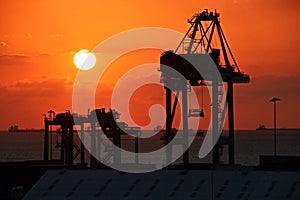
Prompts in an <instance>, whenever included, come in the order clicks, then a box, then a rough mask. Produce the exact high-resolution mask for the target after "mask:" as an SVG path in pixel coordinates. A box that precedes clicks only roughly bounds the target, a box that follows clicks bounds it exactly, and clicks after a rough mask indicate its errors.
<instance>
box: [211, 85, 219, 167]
mask: <svg viewBox="0 0 300 200" xmlns="http://www.w3.org/2000/svg"><path fill="white" fill-rule="evenodd" d="M218 84H219V83H218V82H217V81H212V138H213V141H215V137H216V134H217V133H218V131H219V120H218V112H219V102H218ZM219 163H220V154H219V144H218V142H217V143H216V144H215V146H214V148H213V164H215V165H218V164H219Z"/></svg>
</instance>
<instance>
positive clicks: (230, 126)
mask: <svg viewBox="0 0 300 200" xmlns="http://www.w3.org/2000/svg"><path fill="white" fill-rule="evenodd" d="M227 90H228V91H227V102H228V130H229V144H228V153H229V164H230V165H234V163H235V161H234V111H233V109H234V108H233V83H232V81H229V82H228V83H227Z"/></svg>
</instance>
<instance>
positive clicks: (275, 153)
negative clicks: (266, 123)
mask: <svg viewBox="0 0 300 200" xmlns="http://www.w3.org/2000/svg"><path fill="white" fill-rule="evenodd" d="M277 101H280V99H279V98H277V97H274V98H272V99H271V100H270V102H273V103H274V156H277V149H276V102H277Z"/></svg>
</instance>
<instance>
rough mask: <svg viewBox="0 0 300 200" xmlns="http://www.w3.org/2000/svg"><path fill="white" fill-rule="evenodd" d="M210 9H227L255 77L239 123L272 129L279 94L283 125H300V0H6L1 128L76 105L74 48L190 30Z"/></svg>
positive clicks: (242, 93)
mask: <svg viewBox="0 0 300 200" xmlns="http://www.w3.org/2000/svg"><path fill="white" fill-rule="evenodd" d="M187 2H188V3H187ZM205 8H209V9H215V8H216V9H217V10H218V11H219V12H220V13H221V24H222V27H223V30H224V32H225V34H226V37H227V39H228V41H229V43H230V46H231V48H232V50H233V52H234V55H235V58H236V60H237V61H238V63H239V66H240V68H241V69H242V71H244V72H246V73H247V74H250V75H251V79H252V81H251V83H250V84H249V85H240V86H236V87H235V97H236V98H235V108H236V110H235V122H236V127H237V128H244V129H253V128H255V127H256V126H257V125H258V124H259V123H265V124H266V126H268V127H271V126H272V108H273V107H272V105H271V104H270V103H269V102H268V100H269V99H270V98H271V97H273V96H278V97H280V98H282V102H280V103H279V107H278V112H279V113H280V115H279V116H278V126H281V127H300V123H299V119H298V115H299V114H298V113H299V112H300V107H299V103H298V102H299V100H298V99H299V97H300V95H299V94H300V68H299V60H298V58H299V55H300V50H299V48H298V47H299V45H300V39H299V33H300V27H299V26H298V21H299V19H300V6H299V3H298V1H297V0H289V1H282V0H264V1H261V0H190V1H179V0H172V1H169V0H166V1H161V0H152V1H149V2H147V1H137V0H131V1H99V0H89V1H78V0H72V1H68V0H66V1H59V0H51V1H50V0H45V1H38V0H23V1H18V0H11V1H1V2H0V12H1V15H2V16H1V18H0V25H1V29H0V69H1V75H0V76H1V78H0V92H1V96H0V101H1V105H0V117H1V122H0V129H7V128H8V126H9V125H12V124H18V125H19V126H21V127H23V128H31V127H42V126H43V121H42V113H45V112H47V111H48V110H49V109H53V110H56V111H57V112H59V111H65V110H66V109H70V108H71V101H72V99H71V98H72V86H73V81H74V79H75V76H76V73H77V71H78V70H77V69H76V68H75V67H74V65H73V62H72V59H73V55H74V52H77V51H78V50H80V49H93V48H94V47H95V46H96V45H97V44H98V43H100V42H101V41H103V40H104V39H106V38H108V37H110V36H112V35H113V34H116V33H119V32H121V31H124V30H128V29H132V28H138V27H145V26H159V27H165V28H170V29H174V30H177V31H180V32H182V33H185V32H186V30H187V28H188V24H187V23H186V19H187V18H190V17H191V16H192V15H193V14H194V13H196V12H198V11H200V10H202V9H205ZM145 39H147V38H145ZM174 48H175V47H174ZM159 55H160V54H158V55H157V56H156V55H155V54H154V53H149V54H148V57H149V58H144V59H145V60H141V62H142V61H147V60H156V62H158V61H159ZM145 57H146V56H145ZM128 60H129V59H128ZM124 63H125V62H124V61H123V62H122V64H124ZM133 64H135V63H134V62H128V63H127V65H129V67H132V66H130V65H133ZM106 84H107V85H112V84H113V83H109V82H106ZM137 96H139V95H137ZM100 105H101V103H100Z"/></svg>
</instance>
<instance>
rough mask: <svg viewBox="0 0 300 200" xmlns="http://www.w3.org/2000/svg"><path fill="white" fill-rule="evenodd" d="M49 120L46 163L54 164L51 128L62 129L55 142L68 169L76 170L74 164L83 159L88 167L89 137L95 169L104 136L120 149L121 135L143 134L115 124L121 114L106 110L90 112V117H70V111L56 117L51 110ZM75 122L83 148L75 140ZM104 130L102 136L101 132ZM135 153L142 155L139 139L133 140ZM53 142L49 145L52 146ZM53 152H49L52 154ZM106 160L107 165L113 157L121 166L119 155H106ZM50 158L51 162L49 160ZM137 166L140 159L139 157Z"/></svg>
mask: <svg viewBox="0 0 300 200" xmlns="http://www.w3.org/2000/svg"><path fill="white" fill-rule="evenodd" d="M48 113H49V117H47V116H46V115H44V123H45V138H44V160H45V161H48V160H52V161H53V160H55V159H53V157H52V151H53V150H52V146H53V145H52V135H53V134H54V132H53V131H52V126H59V128H58V130H59V131H58V134H59V136H60V140H59V138H57V140H56V147H57V148H61V149H60V159H59V160H56V161H59V162H60V164H63V165H66V166H73V161H74V160H75V159H76V158H77V156H79V155H80V164H81V165H83V166H86V163H85V147H84V140H85V138H86V136H85V134H88V133H90V141H91V144H90V145H91V146H90V147H91V152H92V155H91V157H90V165H91V167H96V166H97V165H98V164H99V163H98V161H97V160H96V159H95V157H94V156H93V155H99V154H100V153H101V148H100V146H101V144H103V143H102V141H101V133H103V134H105V136H106V137H108V138H110V139H112V140H113V144H114V145H116V146H118V147H120V148H121V140H122V138H121V135H125V134H129V135H132V136H138V135H139V134H140V128H139V127H128V125H127V124H126V123H125V122H118V121H116V120H117V119H118V118H119V113H118V112H116V111H115V110H112V109H110V110H109V112H106V111H105V108H102V109H95V110H92V111H91V112H89V115H88V116H78V115H77V114H71V113H70V111H67V112H65V113H59V114H57V115H55V112H54V111H52V110H50V111H49V112H48ZM74 119H76V125H79V127H80V128H79V127H78V128H77V129H76V131H77V132H78V134H79V135H80V139H81V140H80V147H79V145H77V144H76V142H75V140H74V132H75V131H74V125H75V123H74ZM85 124H88V125H89V128H90V129H89V130H87V129H85ZM100 130H102V132H100ZM133 140H134V142H135V152H137V153H138V151H139V144H138V137H134V139H133ZM49 142H50V144H49ZM49 150H50V152H49ZM106 153H108V154H107V156H105V157H104V158H105V159H107V160H104V161H103V162H105V161H108V160H109V159H110V157H113V162H114V163H116V164H117V163H120V161H121V157H120V151H119V150H118V151H114V152H110V151H106ZM49 155H50V159H49ZM136 162H138V157H136Z"/></svg>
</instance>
